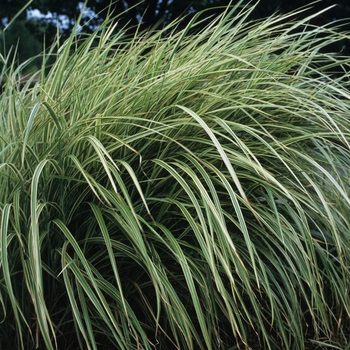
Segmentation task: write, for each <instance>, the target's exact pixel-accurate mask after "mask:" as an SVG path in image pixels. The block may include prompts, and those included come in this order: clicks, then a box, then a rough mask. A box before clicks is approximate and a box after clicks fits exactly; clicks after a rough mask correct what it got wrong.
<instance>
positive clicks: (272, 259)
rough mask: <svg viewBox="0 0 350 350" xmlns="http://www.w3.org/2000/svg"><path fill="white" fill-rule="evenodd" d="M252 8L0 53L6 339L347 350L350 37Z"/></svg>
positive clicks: (32, 343)
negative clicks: (34, 70)
mask: <svg viewBox="0 0 350 350" xmlns="http://www.w3.org/2000/svg"><path fill="white" fill-rule="evenodd" d="M250 11H252V8H250V7H247V8H241V7H239V6H236V7H235V8H233V9H231V8H228V9H227V10H226V11H225V13H223V15H221V16H218V17H217V18H213V19H212V20H211V22H210V23H209V24H206V25H205V27H204V28H202V27H201V25H200V20H199V19H198V18H199V15H198V16H195V17H194V19H193V20H192V21H191V22H190V23H189V24H188V26H187V27H186V28H185V29H182V30H177V25H178V23H172V24H171V25H169V26H168V27H166V28H164V29H163V30H153V31H149V32H142V33H136V34H135V35H133V36H132V37H129V36H128V33H127V30H117V29H116V28H117V27H116V25H113V24H112V23H113V22H112V21H111V20H107V21H106V22H105V24H104V25H103V26H102V27H101V28H100V29H99V30H98V31H96V32H95V33H93V34H91V35H88V36H87V37H85V38H84V39H81V38H80V39H79V36H78V35H77V34H76V32H75V33H73V34H72V35H71V37H70V38H69V39H68V40H66V41H65V42H64V43H62V44H59V42H57V46H58V50H57V57H56V61H55V64H54V65H53V67H52V68H51V69H50V71H49V73H48V74H47V75H46V74H45V72H46V67H45V61H46V57H45V56H44V57H43V62H44V63H43V67H42V70H41V72H38V75H37V77H38V78H40V79H39V81H38V82H37V83H36V84H35V85H34V86H32V85H33V84H30V83H28V84H27V85H25V86H24V87H23V86H21V88H20V87H19V84H18V78H19V76H20V73H21V70H22V69H23V67H24V65H23V66H21V67H19V68H18V69H15V68H14V66H13V65H11V63H9V62H7V61H6V58H4V57H1V59H2V60H3V61H4V63H6V65H5V67H4V69H3V72H2V75H4V76H6V77H7V82H6V85H5V86H4V91H3V93H2V95H1V97H0V188H1V191H0V209H1V211H0V214H1V215H0V216H1V227H0V238H1V239H0V310H1V317H0V319H1V327H0V342H1V344H3V346H4V348H6V347H7V348H13V342H14V339H15V342H16V347H17V348H18V349H32V348H40V349H44V348H45V349H55V348H58V349H77V348H80V349H94V350H95V349H99V350H101V349H102V350H103V349H125V350H131V349H232V350H233V349H249V348H251V349H310V348H315V349H316V348H318V349H322V348H327V349H328V348H333V349H345V348H346V346H348V345H347V344H348V342H349V341H350V340H349V326H350V324H349V317H350V298H349V287H350V276H349V266H350V251H349V246H350V225H349V217H350V215H349V207H350V200H349V182H350V181H349V180H350V179H349V164H350V152H349V142H350V133H349V115H350V113H349V111H350V109H349V106H350V103H349V102H350V100H349V97H350V96H349V89H348V88H349V74H348V69H349V62H350V60H349V58H348V57H343V56H342V54H341V53H333V52H328V51H327V50H328V47H329V45H330V44H331V43H334V42H335V41H338V40H344V39H347V40H348V39H349V36H348V35H347V34H346V33H343V32H342V31H341V26H340V25H338V24H337V23H334V24H330V25H329V26H324V27H314V26H312V25H310V24H309V21H310V19H311V18H306V19H304V20H295V16H296V13H293V14H288V15H284V16H277V15H276V16H273V17H271V18H268V19H266V20H263V21H259V22H251V21H249V20H248V16H249V13H250ZM318 15H321V14H315V15H314V16H318ZM201 16H203V14H201ZM201 18H202V17H201ZM56 49H57V47H56V48H53V49H52V52H56ZM49 56H50V54H48V57H49ZM33 79H37V78H36V77H33Z"/></svg>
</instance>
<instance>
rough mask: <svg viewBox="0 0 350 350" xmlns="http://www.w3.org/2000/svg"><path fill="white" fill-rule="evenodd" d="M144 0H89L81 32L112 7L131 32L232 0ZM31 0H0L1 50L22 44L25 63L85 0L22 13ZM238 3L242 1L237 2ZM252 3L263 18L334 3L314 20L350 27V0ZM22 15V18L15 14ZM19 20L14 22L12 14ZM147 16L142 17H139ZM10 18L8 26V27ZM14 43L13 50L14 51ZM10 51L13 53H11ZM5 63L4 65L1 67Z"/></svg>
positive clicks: (58, 1) (47, 1) (49, 2)
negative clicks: (339, 22)
mask: <svg viewBox="0 0 350 350" xmlns="http://www.w3.org/2000/svg"><path fill="white" fill-rule="evenodd" d="M139 2H140V1H139V0H125V1H117V2H114V3H111V1H110V0H89V1H88V3H87V6H88V8H89V9H90V10H91V11H86V13H85V15H84V16H83V18H82V21H81V24H83V27H82V31H84V32H91V31H92V30H93V29H94V28H97V26H98V25H99V24H100V23H101V22H102V20H103V19H104V18H105V17H106V15H107V13H108V11H111V12H112V13H113V15H117V14H121V15H120V20H119V22H118V23H119V26H128V27H129V28H130V31H132V28H136V26H137V25H140V23H141V29H147V28H149V27H152V26H154V25H158V26H160V27H161V26H163V25H165V24H167V23H169V22H170V21H172V20H173V19H175V18H178V17H180V16H181V17H184V15H186V16H185V19H184V20H183V22H182V24H183V25H185V24H186V23H187V22H188V21H189V20H190V19H191V17H192V16H193V15H194V14H195V13H196V12H198V11H201V10H203V9H208V8H216V9H213V10H211V11H210V12H206V14H205V15H206V16H208V15H210V14H215V13H219V12H220V11H223V8H218V7H220V6H221V7H222V6H227V5H228V4H229V3H230V1H227V0H202V1H197V0H194V1H190V0H163V1H161V0H145V1H143V2H142V3H139ZM27 3H28V0H0V18H1V19H2V20H1V22H0V53H1V54H2V55H3V56H4V57H6V56H8V57H13V52H14V48H16V49H17V57H18V58H17V62H18V63H20V62H23V61H25V60H26V59H28V58H30V57H33V56H35V55H38V54H40V52H41V51H42V50H43V48H44V46H43V43H44V44H45V47H48V46H50V44H51V43H52V41H53V40H54V37H55V35H56V34H57V23H58V24H59V27H60V30H61V34H62V35H63V36H67V35H69V33H70V31H71V29H72V27H73V26H74V24H75V20H76V18H77V17H78V16H79V13H80V12H81V8H82V2H81V1H76V0H33V1H32V2H31V3H30V5H29V6H28V9H29V10H33V9H38V10H39V11H40V12H41V13H42V14H43V15H45V14H50V17H49V18H38V17H34V18H33V17H32V18H28V13H27V11H22V12H21V14H20V15H18V13H19V12H20V11H21V9H23V7H25V5H26V4H27ZM231 3H232V4H236V3H237V1H232V2H231ZM247 4H248V6H251V4H257V6H256V8H255V9H254V11H253V13H252V15H251V18H252V19H259V18H264V17H267V16H270V15H272V14H273V13H276V12H277V13H287V12H290V11H292V10H294V9H297V8H300V7H301V6H306V5H309V6H310V9H308V10H307V11H305V12H303V13H302V14H301V15H300V16H301V17H303V16H304V17H305V16H307V15H310V14H312V13H315V12H317V11H319V10H322V9H324V8H326V7H328V6H332V5H335V7H334V8H332V9H330V10H329V11H327V12H326V13H323V14H322V15H320V16H318V17H317V18H315V19H314V20H313V23H314V24H317V25H324V24H329V23H331V22H333V21H335V20H342V22H343V23H344V27H343V29H344V30H346V31H349V32H350V19H349V17H350V1H349V0H338V1H334V0H321V1H317V2H311V1H305V0H285V1H281V0H261V1H260V2H258V1H251V2H249V1H243V2H242V5H247ZM93 12H94V13H98V14H99V15H98V16H95V17H93V18H91V17H92V13H93ZM16 16H17V17H16ZM15 17H16V19H15V20H14V21H13V22H12V23H11V21H12V19H13V18H15ZM141 18H142V21H140V20H141ZM9 23H11V24H10V25H9V26H8V27H7V28H6V26H7V25H8V24H9ZM336 45H337V46H336V47H335V48H332V49H335V50H336V51H341V52H342V53H344V54H346V55H350V43H349V42H348V41H347V40H344V42H342V43H337V44H336ZM11 47H12V53H11V51H10V49H11ZM9 52H10V54H9ZM39 66H40V58H38V59H37V60H34V61H33V62H32V63H31V65H30V67H31V69H32V70H36V69H37V68H38V67H39ZM0 68H1V67H0Z"/></svg>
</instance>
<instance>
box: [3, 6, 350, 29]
mask: <svg viewBox="0 0 350 350" xmlns="http://www.w3.org/2000/svg"><path fill="white" fill-rule="evenodd" d="M27 2H28V0H16V1H13V0H11V1H8V0H0V18H2V19H11V18H13V17H14V16H15V15H16V14H18V12H19V11H20V10H21V9H22V8H23V6H25V5H26V3H27ZM82 3H83V2H82V1H79V0H33V1H32V2H31V4H30V6H29V9H38V10H40V11H41V12H42V13H43V14H48V13H51V14H52V17H51V18H50V20H49V21H48V20H47V19H42V21H43V22H45V25H46V26H47V27H48V28H47V30H48V31H49V32H50V34H53V32H52V29H51V30H50V28H51V27H52V26H53V25H54V26H56V23H57V22H56V21H58V22H59V23H60V24H61V25H63V26H64V28H63V31H64V32H66V33H70V31H71V29H72V28H73V26H74V23H75V20H76V18H78V16H79V14H80V11H81V7H82ZM230 3H231V4H232V5H235V3H237V1H228V0H181V1H169V0H164V1H159V0H145V1H139V0H123V1H111V0H89V1H88V2H87V7H89V8H90V9H91V10H92V11H94V12H95V13H97V14H98V16H97V17H95V18H93V19H91V13H89V12H87V13H86V14H85V16H83V17H82V23H86V22H89V23H90V24H89V25H88V26H86V27H85V30H87V31H88V30H90V29H91V28H92V27H93V26H96V25H98V24H100V23H101V20H103V19H104V18H105V17H106V16H107V13H108V11H111V12H113V15H115V16H116V15H119V14H121V13H123V15H122V16H121V17H120V18H119V20H121V21H122V22H123V24H126V23H128V24H129V25H130V26H133V25H137V24H139V22H140V18H141V17H142V23H143V27H144V28H147V27H151V26H154V25H156V24H157V23H169V22H170V21H172V20H174V19H176V18H178V17H183V15H189V18H190V17H191V14H192V15H193V14H194V13H196V12H198V11H201V10H203V9H208V8H215V7H220V6H227V5H228V4H230ZM243 3H246V4H248V3H249V1H248V0H245V1H243ZM256 3H258V4H257V6H255V9H254V11H253V13H252V17H253V18H264V17H267V16H270V15H272V14H273V13H274V12H276V11H279V12H281V13H287V12H290V11H292V10H295V9H297V8H300V7H301V6H305V5H309V4H310V1H307V0H294V1H287V0H284V1H280V0H261V1H260V2H257V1H253V4H256ZM334 4H337V6H336V7H334V8H333V9H332V10H330V11H328V12H327V13H325V14H322V15H320V16H318V17H317V18H314V19H313V20H314V22H317V24H319V25H320V24H325V23H329V22H332V21H334V20H335V19H338V20H339V19H342V18H346V17H350V3H349V1H348V0H339V1H334V0H321V1H316V2H315V3H314V4H313V5H312V9H311V10H310V11H309V14H310V13H312V12H317V11H319V10H321V9H323V8H325V7H328V6H331V5H334ZM220 11H222V10H219V9H217V10H212V12H220ZM208 14H209V13H207V14H206V15H208ZM303 15H304V16H306V15H308V13H307V12H304V13H303ZM21 17H22V19H25V18H26V13H25V12H23V13H22V15H21ZM5 23H6V20H5V21H3V24H2V25H3V26H4V25H5ZM32 24H33V23H28V26H29V27H31V30H33V27H32Z"/></svg>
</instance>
